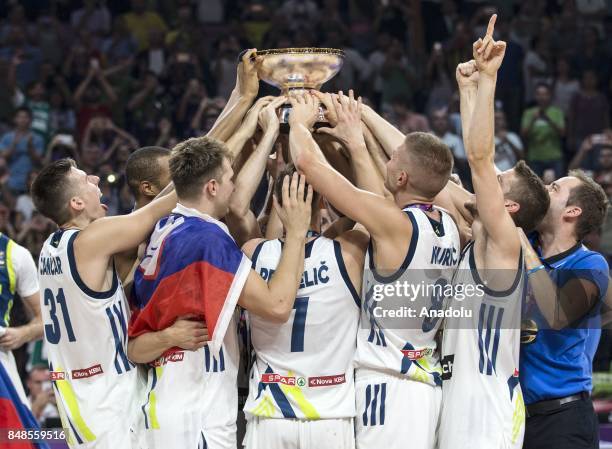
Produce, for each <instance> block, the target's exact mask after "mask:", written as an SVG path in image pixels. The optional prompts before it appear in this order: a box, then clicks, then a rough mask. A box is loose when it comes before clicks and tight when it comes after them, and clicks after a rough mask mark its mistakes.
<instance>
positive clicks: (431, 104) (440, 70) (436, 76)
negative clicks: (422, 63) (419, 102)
mask: <svg viewBox="0 0 612 449" xmlns="http://www.w3.org/2000/svg"><path fill="white" fill-rule="evenodd" d="M449 69H450V68H449V67H447V64H446V58H445V57H444V50H443V49H442V44H441V43H440V42H435V43H434V44H433V48H432V50H431V55H430V57H429V61H427V81H428V83H429V89H428V90H429V98H428V100H427V106H426V107H425V110H426V111H431V110H433V109H440V108H446V107H448V105H449V104H450V102H451V98H452V96H453V90H454V86H453V85H452V84H451V77H450V76H449V74H450V73H452V72H451V71H450V70H449ZM453 82H454V79H453Z"/></svg>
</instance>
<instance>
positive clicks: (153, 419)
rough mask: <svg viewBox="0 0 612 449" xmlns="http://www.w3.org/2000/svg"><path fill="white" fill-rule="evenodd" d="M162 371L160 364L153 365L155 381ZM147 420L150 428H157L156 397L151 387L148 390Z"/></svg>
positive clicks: (158, 378)
mask: <svg viewBox="0 0 612 449" xmlns="http://www.w3.org/2000/svg"><path fill="white" fill-rule="evenodd" d="M163 372H164V368H163V367H162V366H157V367H155V375H156V377H157V382H159V380H160V379H161V377H162V374H163ZM149 422H150V423H151V429H159V421H158V420H157V397H156V396H155V393H154V392H153V389H151V391H150V392H149Z"/></svg>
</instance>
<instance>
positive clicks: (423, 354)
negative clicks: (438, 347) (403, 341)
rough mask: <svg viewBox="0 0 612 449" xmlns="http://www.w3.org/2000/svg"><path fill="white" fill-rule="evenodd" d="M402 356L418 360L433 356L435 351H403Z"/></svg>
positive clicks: (427, 349)
mask: <svg viewBox="0 0 612 449" xmlns="http://www.w3.org/2000/svg"><path fill="white" fill-rule="evenodd" d="M401 351H402V354H404V356H405V357H407V358H408V359H410V360H418V359H420V358H423V357H427V356H430V355H432V354H433V349H431V348H425V349H402V350H401Z"/></svg>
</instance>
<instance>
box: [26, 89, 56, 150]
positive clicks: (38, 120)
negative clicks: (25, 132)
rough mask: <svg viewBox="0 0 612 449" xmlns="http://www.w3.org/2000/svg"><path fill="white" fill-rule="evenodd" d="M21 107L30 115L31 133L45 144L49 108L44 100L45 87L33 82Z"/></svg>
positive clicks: (49, 116) (49, 114)
mask: <svg viewBox="0 0 612 449" xmlns="http://www.w3.org/2000/svg"><path fill="white" fill-rule="evenodd" d="M23 106H25V107H27V108H28V109H29V110H30V112H31V113H32V131H34V132H35V133H37V134H38V135H39V136H40V137H42V138H43V142H46V140H47V138H48V137H49V127H50V121H51V111H50V109H51V108H50V106H49V102H48V101H47V98H46V89H45V85H44V84H43V83H42V82H41V81H35V82H33V83H31V84H30V85H29V86H28V91H27V97H26V99H25V101H24V103H23Z"/></svg>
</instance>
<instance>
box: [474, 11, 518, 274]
mask: <svg viewBox="0 0 612 449" xmlns="http://www.w3.org/2000/svg"><path fill="white" fill-rule="evenodd" d="M496 17H497V16H496V15H493V16H492V17H491V20H490V21H489V26H488V28H487V34H486V36H485V38H484V40H483V39H479V40H478V41H476V42H475V43H474V59H475V60H476V65H477V68H478V71H479V79H478V93H477V94H476V102H475V105H474V112H473V115H472V119H471V124H470V130H469V133H468V137H467V146H466V148H467V153H468V162H469V164H470V169H471V172H472V182H473V185H474V192H475V193H476V204H477V208H478V214H479V216H480V218H481V220H482V223H483V225H484V227H485V229H486V231H487V234H488V236H489V239H488V240H487V248H489V247H491V245H492V246H494V247H495V249H496V250H498V251H500V252H501V253H503V254H504V255H505V256H506V257H505V259H507V260H509V261H513V263H514V261H515V260H516V258H515V256H518V254H519V251H520V240H519V237H518V233H517V232H516V226H515V224H514V222H513V220H512V217H511V216H510V214H509V211H508V210H506V204H505V200H504V194H503V190H502V185H501V184H500V180H498V174H497V171H496V169H495V163H494V158H495V146H494V136H495V134H494V100H495V85H496V83H497V70H498V69H499V67H500V66H501V63H502V61H503V59H504V54H505V51H506V43H505V42H503V41H497V42H496V41H494V40H493V29H494V26H495V19H496ZM500 179H501V177H500ZM502 182H503V181H502ZM513 204H514V205H513V206H512V207H520V206H518V204H517V203H513ZM496 254H497V251H496Z"/></svg>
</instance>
